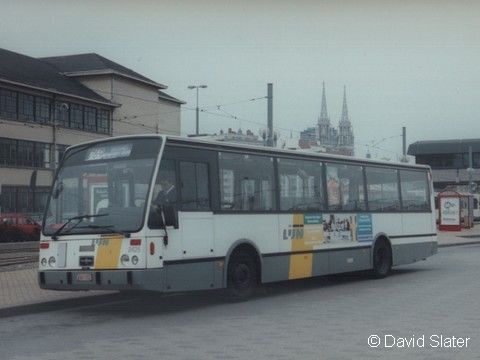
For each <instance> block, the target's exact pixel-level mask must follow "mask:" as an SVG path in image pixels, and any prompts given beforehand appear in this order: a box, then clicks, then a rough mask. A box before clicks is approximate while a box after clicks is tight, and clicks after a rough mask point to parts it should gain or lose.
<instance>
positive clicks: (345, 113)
mask: <svg viewBox="0 0 480 360" xmlns="http://www.w3.org/2000/svg"><path fill="white" fill-rule="evenodd" d="M344 122H350V118H349V117H348V107H347V89H346V86H345V85H343V107H342V117H341V118H340V123H344Z"/></svg>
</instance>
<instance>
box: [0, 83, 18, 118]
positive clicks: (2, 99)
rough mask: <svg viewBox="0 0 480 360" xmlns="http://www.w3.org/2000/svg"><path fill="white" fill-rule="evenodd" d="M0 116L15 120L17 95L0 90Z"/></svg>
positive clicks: (13, 92)
mask: <svg viewBox="0 0 480 360" xmlns="http://www.w3.org/2000/svg"><path fill="white" fill-rule="evenodd" d="M0 116H1V117H4V118H6V119H13V120H16V119H17V93H16V92H15V91H10V90H5V89H0Z"/></svg>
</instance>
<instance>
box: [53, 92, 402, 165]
mask: <svg viewBox="0 0 480 360" xmlns="http://www.w3.org/2000/svg"><path fill="white" fill-rule="evenodd" d="M94 90H95V91H98V92H103V93H106V94H115V95H118V96H124V97H128V98H131V99H136V100H141V101H145V102H151V103H155V104H158V101H156V100H151V99H146V98H142V97H138V96H132V95H128V94H123V93H118V92H110V91H106V90H100V89H94ZM266 98H267V97H266V96H261V97H256V98H251V99H248V100H242V101H237V102H231V103H225V104H217V105H209V106H208V107H216V108H217V110H221V111H223V112H224V113H225V115H224V114H219V113H215V112H211V111H208V110H206V107H204V108H202V109H200V111H201V112H203V113H205V114H209V115H213V116H218V117H223V118H228V119H232V120H237V121H242V122H247V123H251V124H255V125H257V126H262V127H264V126H265V124H264V123H261V122H258V121H253V120H249V119H245V118H242V117H239V116H236V115H234V114H231V113H228V112H226V111H225V110H224V109H221V108H222V107H223V106H228V105H236V104H242V103H248V102H253V101H258V100H262V99H266ZM179 110H180V111H184V110H190V111H195V108H190V107H187V106H183V107H180V109H179ZM175 112H177V111H169V112H164V113H161V112H160V113H155V114H140V115H132V116H131V117H123V118H119V119H118V118H117V119H112V120H113V121H121V122H126V119H135V118H139V117H146V116H155V115H160V116H162V115H166V114H170V113H175ZM127 123H129V122H127ZM129 124H130V125H132V126H137V125H138V126H140V127H142V128H150V129H152V130H153V131H155V132H156V127H149V126H148V125H145V124H142V123H140V124H135V125H133V124H134V123H129ZM274 129H276V130H281V131H285V132H288V133H290V132H292V133H296V134H301V131H299V130H295V129H292V128H284V127H280V126H274ZM62 130H63V131H66V130H67V131H68V129H67V128H62ZM159 130H161V129H159ZM184 134H188V133H184ZM399 136H401V135H395V136H392V137H387V138H384V139H381V140H380V142H381V141H384V140H387V139H390V138H395V137H399ZM356 145H360V146H369V147H371V148H375V149H378V150H382V151H386V152H388V153H391V154H395V155H397V156H401V154H400V153H398V152H395V151H391V150H388V149H385V148H381V147H378V146H376V145H375V144H374V145H371V144H361V143H357V144H356Z"/></svg>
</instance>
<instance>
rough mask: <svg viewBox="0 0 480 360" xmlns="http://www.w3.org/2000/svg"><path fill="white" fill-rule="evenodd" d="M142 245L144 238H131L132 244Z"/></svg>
mask: <svg viewBox="0 0 480 360" xmlns="http://www.w3.org/2000/svg"><path fill="white" fill-rule="evenodd" d="M140 245H142V239H131V240H130V246H140Z"/></svg>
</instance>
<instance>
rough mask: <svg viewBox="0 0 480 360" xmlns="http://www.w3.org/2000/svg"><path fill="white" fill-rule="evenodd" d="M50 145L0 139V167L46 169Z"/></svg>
mask: <svg viewBox="0 0 480 360" xmlns="http://www.w3.org/2000/svg"><path fill="white" fill-rule="evenodd" d="M49 162H50V144H46V143H40V142H33V141H26V140H13V139H5V138H0V165H6V166H19V167H38V168H47V167H48V166H49Z"/></svg>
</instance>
